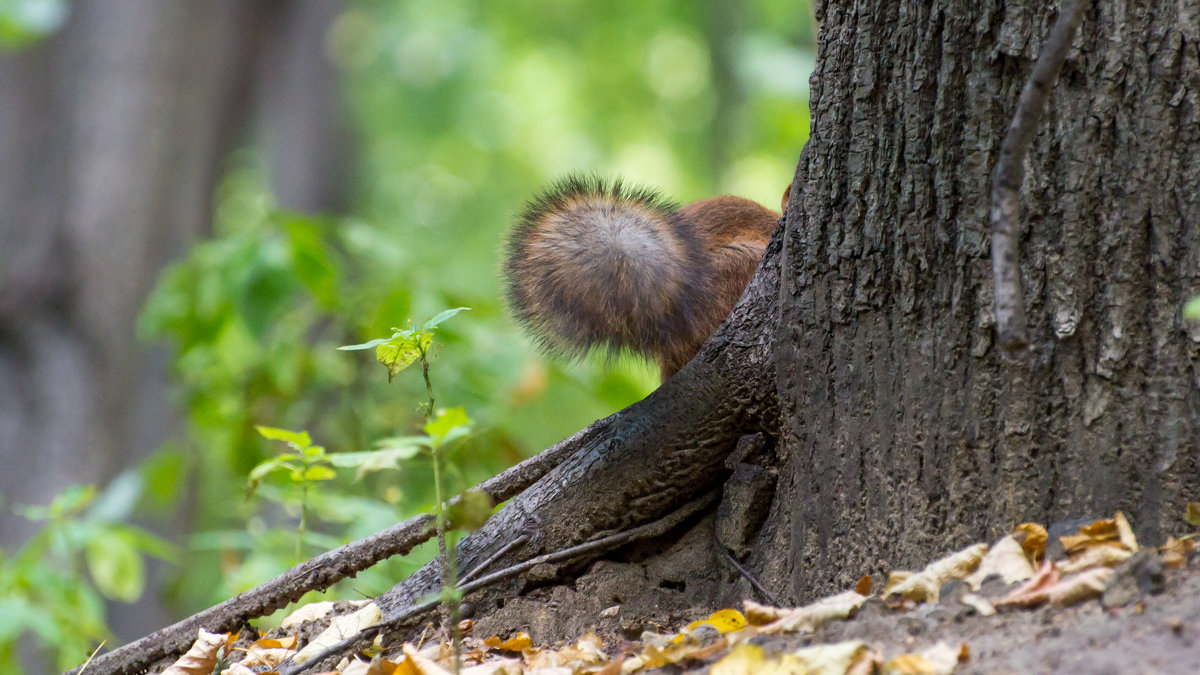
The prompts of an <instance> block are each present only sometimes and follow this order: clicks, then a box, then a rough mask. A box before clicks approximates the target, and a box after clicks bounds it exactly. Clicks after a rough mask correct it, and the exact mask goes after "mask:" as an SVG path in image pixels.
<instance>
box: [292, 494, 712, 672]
mask: <svg viewBox="0 0 1200 675" xmlns="http://www.w3.org/2000/svg"><path fill="white" fill-rule="evenodd" d="M718 496H719V492H717V491H713V492H710V493H708V494H706V495H704V496H703V497H700V498H699V499H695V500H692V501H690V502H688V503H687V504H685V505H683V506H682V507H680V508H679V509H676V510H675V511H672V512H671V513H670V514H668V515H667V516H665V517H663V518H660V519H658V520H656V521H653V522H650V523H646V524H645V525H639V526H638V527H635V528H633V529H631V530H626V531H624V532H618V533H617V534H612V535H609V536H607V537H603V538H600V539H596V540H594V541H589V542H585V543H583V544H578V545H576V546H571V547H569V548H565V549H562V550H561V551H555V552H553V553H546V554H543V555H539V556H537V557H534V558H530V559H529V560H526V561H525V562H521V563H517V564H515V565H512V566H509V567H506V568H504V569H502V570H498V571H496V572H493V573H491V574H488V575H487V576H484V577H480V578H479V579H476V580H475V581H472V582H471V583H469V584H463V585H462V587H461V588H460V590H461V591H462V595H463V596H464V597H466V595H467V594H468V593H472V592H474V591H478V590H480V589H483V588H487V587H488V586H491V585H493V584H497V583H500V582H501V581H505V580H507V579H511V578H512V577H515V576H517V575H519V574H521V573H523V572H526V571H528V570H530V569H532V568H534V567H536V566H538V565H548V564H553V563H558V562H564V561H567V560H573V559H576V558H581V557H584V556H586V555H589V554H592V553H602V552H604V551H609V550H612V549H615V548H618V547H620V546H624V545H625V544H628V543H631V542H635V541H640V540H642V539H651V538H653V537H657V536H661V535H663V534H665V533H667V532H669V531H670V530H671V529H672V528H674V527H676V526H677V525H679V524H680V523H682V522H683V521H685V520H687V519H688V518H690V517H691V516H693V515H695V514H696V513H699V512H700V511H701V510H703V509H706V508H708V507H709V506H711V505H712V503H713V502H714V501H716V498H717V497H718ZM439 602H440V599H437V598H434V599H430V600H426V601H424V602H420V603H416V604H414V605H412V606H410V607H409V608H408V609H405V610H404V611H402V612H400V613H399V614H397V615H395V616H392V617H389V618H388V619H387V620H385V621H381V622H379V623H377V624H375V625H374V626H371V627H369V628H365V629H363V630H362V632H360V633H359V634H358V635H355V636H354V637H351V638H348V639H346V640H343V641H341V642H339V643H338V644H335V645H333V646H331V647H328V648H326V649H324V650H322V651H321V652H320V653H318V654H317V655H316V656H313V657H312V658H311V659H309V660H308V661H305V662H304V663H303V664H299V665H298V666H292V667H290V668H289V667H282V666H281V667H279V668H277V669H276V670H277V671H278V672H279V673H280V675H300V674H301V673H304V672H305V671H307V670H309V669H311V668H314V667H317V666H319V665H320V664H321V663H322V662H323V661H325V660H326V659H328V658H329V657H331V656H335V655H338V654H342V653H344V652H345V651H346V650H347V649H349V648H351V647H353V646H354V645H355V644H360V643H362V644H369V643H370V641H371V640H373V639H374V638H375V636H376V635H379V634H380V633H382V632H383V631H385V630H388V629H391V628H400V627H402V626H404V625H406V624H407V622H409V621H411V620H412V619H413V618H415V617H417V616H420V615H421V614H424V613H425V612H428V611H429V610H430V609H433V608H434V607H435V606H436V605H437V604H438V603H439Z"/></svg>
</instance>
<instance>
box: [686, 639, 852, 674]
mask: <svg viewBox="0 0 1200 675" xmlns="http://www.w3.org/2000/svg"><path fill="white" fill-rule="evenodd" d="M809 672H810V670H809V668H808V667H806V666H805V665H804V663H803V662H801V661H800V659H798V658H796V657H795V656H793V655H791V654H768V653H767V652H766V651H764V650H763V648H762V647H759V646H758V645H741V646H740V647H736V648H734V649H733V650H731V651H730V652H729V653H728V654H726V655H725V657H724V658H722V659H721V660H720V661H717V662H716V663H714V664H713V667H712V669H711V670H709V673H711V675H759V674H762V675H806V674H807V673H809ZM840 672H843V673H844V672H845V671H844V670H843V671H840Z"/></svg>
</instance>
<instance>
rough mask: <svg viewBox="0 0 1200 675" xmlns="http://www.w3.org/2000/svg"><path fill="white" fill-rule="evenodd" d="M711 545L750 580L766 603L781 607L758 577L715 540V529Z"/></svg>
mask: <svg viewBox="0 0 1200 675" xmlns="http://www.w3.org/2000/svg"><path fill="white" fill-rule="evenodd" d="M713 546H716V547H717V550H718V551H720V552H721V557H722V558H724V559H725V562H727V563H729V564H730V565H731V566H732V567H733V569H735V570H737V571H738V572H739V573H741V575H742V577H744V578H745V579H746V581H749V582H750V585H751V586H753V587H754V590H756V591H758V594H759V595H760V596H762V599H763V600H766V601H767V602H768V603H770V605H771V606H772V607H783V605H781V604H779V600H778V599H776V598H775V596H774V595H773V594H772V593H771V591H768V590H767V589H766V587H764V586H763V585H762V584H761V583H759V581H758V579H757V578H756V577H755V576H754V575H753V574H751V573H750V570H748V569H746V568H745V567H742V566H741V564H740V563H738V561H737V558H734V557H733V554H732V553H730V552H729V551H728V550H726V548H725V546H724V545H723V544H722V543H721V542H720V541H718V540H717V534H716V532H715V531H714V532H713Z"/></svg>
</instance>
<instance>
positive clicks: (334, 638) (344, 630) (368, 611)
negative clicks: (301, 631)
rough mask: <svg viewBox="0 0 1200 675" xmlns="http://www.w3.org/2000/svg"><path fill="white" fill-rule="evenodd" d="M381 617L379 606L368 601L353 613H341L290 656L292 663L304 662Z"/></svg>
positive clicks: (352, 635) (355, 633)
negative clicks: (302, 647)
mask: <svg viewBox="0 0 1200 675" xmlns="http://www.w3.org/2000/svg"><path fill="white" fill-rule="evenodd" d="M382 618H383V613H382V612H380V611H379V606H378V605H376V604H375V603H373V602H372V603H368V604H367V605H364V606H363V607H361V608H359V609H358V611H356V612H354V613H353V614H343V615H342V616H338V617H334V619H333V620H332V621H330V622H329V627H328V628H326V629H325V630H323V631H321V634H320V635H318V636H317V637H316V638H315V639H313V641H312V642H310V643H308V644H307V645H304V649H301V650H300V651H299V652H297V653H296V655H295V656H293V657H292V661H293V662H294V663H304V662H305V661H307V660H309V659H311V658H312V657H313V656H316V655H317V654H319V653H320V652H322V651H324V650H325V649H326V648H328V647H332V646H333V645H336V644H337V643H339V642H341V641H342V640H345V639H347V638H350V637H354V636H355V635H357V634H358V633H359V632H361V631H362V630H363V629H364V628H368V627H370V626H374V625H375V624H377V623H379V620H380V619H382Z"/></svg>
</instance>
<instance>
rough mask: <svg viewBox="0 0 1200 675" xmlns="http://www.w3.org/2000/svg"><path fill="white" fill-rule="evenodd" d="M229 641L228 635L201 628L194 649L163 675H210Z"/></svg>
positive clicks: (193, 645) (193, 644)
mask: <svg viewBox="0 0 1200 675" xmlns="http://www.w3.org/2000/svg"><path fill="white" fill-rule="evenodd" d="M229 639H230V636H229V634H228V633H210V632H208V631H206V630H204V629H203V628H201V629H200V632H199V635H198V636H197V638H196V641H195V642H193V643H192V648H191V649H189V650H188V651H187V653H186V654H184V655H183V656H181V657H179V660H178V661H176V662H175V663H173V664H171V665H170V666H169V667H168V668H167V669H166V670H164V671H163V675H209V673H211V672H212V671H213V668H215V667H216V665H217V660H218V659H219V658H220V656H221V648H222V647H226V646H227V645H228V644H229Z"/></svg>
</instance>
